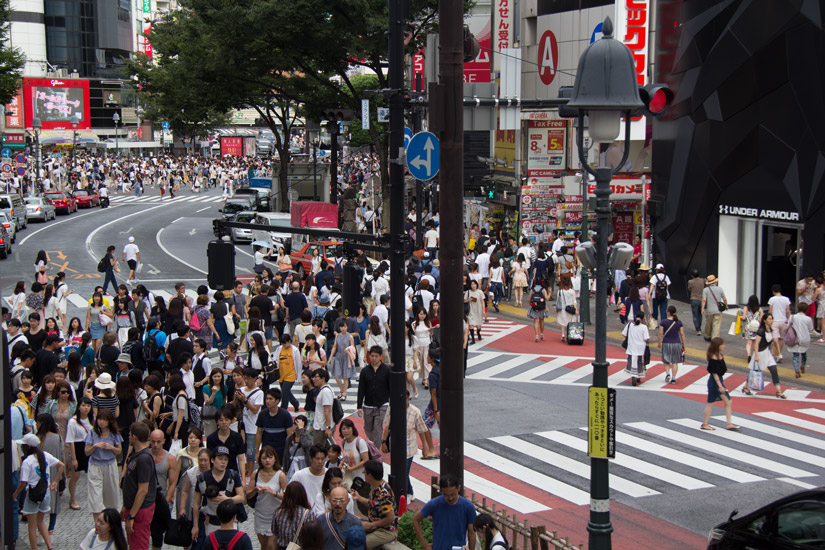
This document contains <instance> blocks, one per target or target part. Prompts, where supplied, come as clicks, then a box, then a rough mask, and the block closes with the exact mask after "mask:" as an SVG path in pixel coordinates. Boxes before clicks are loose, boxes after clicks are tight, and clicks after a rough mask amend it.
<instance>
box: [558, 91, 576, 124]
mask: <svg viewBox="0 0 825 550" xmlns="http://www.w3.org/2000/svg"><path fill="white" fill-rule="evenodd" d="M571 97H573V86H562V87H561V88H559V99H563V98H566V99H570V98H571ZM559 116H560V117H561V118H578V116H579V110H578V109H576V108H575V107H568V106H567V105H559Z"/></svg>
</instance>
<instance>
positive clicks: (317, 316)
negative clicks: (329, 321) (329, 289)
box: [312, 306, 330, 323]
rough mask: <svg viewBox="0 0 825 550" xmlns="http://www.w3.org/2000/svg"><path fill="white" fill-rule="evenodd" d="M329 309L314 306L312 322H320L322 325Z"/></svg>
mask: <svg viewBox="0 0 825 550" xmlns="http://www.w3.org/2000/svg"><path fill="white" fill-rule="evenodd" d="M329 309H330V308H328V307H321V306H315V307H314V308H312V320H313V321H321V322H322V323H323V322H324V318H325V317H326V316H327V313H329ZM319 310H323V311H319Z"/></svg>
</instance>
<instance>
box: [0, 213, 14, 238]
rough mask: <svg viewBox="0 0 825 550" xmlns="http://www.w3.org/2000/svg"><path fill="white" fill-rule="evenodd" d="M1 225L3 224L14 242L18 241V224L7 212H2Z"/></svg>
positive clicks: (0, 215)
mask: <svg viewBox="0 0 825 550" xmlns="http://www.w3.org/2000/svg"><path fill="white" fill-rule="evenodd" d="M0 225H2V226H3V227H4V228H5V229H6V231H7V232H8V234H9V240H11V242H12V244H14V243H15V242H16V241H17V227H15V226H16V225H17V224H16V223H14V220H13V219H11V218H10V217H9V215H8V214H6V213H5V212H0Z"/></svg>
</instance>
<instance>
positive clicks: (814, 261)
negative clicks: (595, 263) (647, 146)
mask: <svg viewBox="0 0 825 550" xmlns="http://www.w3.org/2000/svg"><path fill="white" fill-rule="evenodd" d="M657 8H658V9H657V25H656V28H657V35H656V50H655V68H656V75H655V79H656V81H658V82H666V83H668V84H669V85H670V87H671V88H672V89H673V90H674V93H675V99H674V104H673V106H672V108H671V109H670V112H669V113H668V116H667V117H665V118H664V119H663V120H659V121H657V122H656V123H655V125H656V126H655V128H654V136H655V141H654V145H653V186H654V187H653V194H654V196H659V197H661V198H662V200H663V208H662V209H661V212H658V216H657V217H656V218H655V219H654V220H653V229H654V237H655V244H654V246H655V255H656V258H657V260H660V261H662V262H663V263H664V264H665V266H666V267H667V269H668V271H669V273H670V274H671V278H672V279H673V281H674V287H675V288H674V292H675V294H676V295H677V296H679V295H681V296H682V297H684V295H685V294H686V287H685V281H686V280H687V278H688V277H689V275H688V274H689V273H690V271H691V270H692V269H694V268H696V269H698V270H699V271H700V273H701V274H702V275H703V276H706V275H708V274H715V275H717V276H718V277H719V279H720V283H719V284H720V286H721V287H722V288H723V289H725V292H726V293H727V296H728V300H729V302H732V303H739V304H741V303H744V302H745V301H747V298H748V296H750V295H751V294H755V295H757V296H758V297H759V298H760V299H761V301H762V302H763V303H764V302H766V301H767V299H768V298H769V297H770V287H771V285H772V284H774V283H779V284H781V285H782V288H783V294H785V295H786V296H795V292H794V290H793V289H794V284H795V282H796V281H798V280H799V279H801V278H803V277H804V276H805V275H806V274H819V273H821V272H822V270H823V267H825V266H824V265H823V257H824V256H825V26H824V25H825V4H823V3H822V1H821V0H659V1H658V3H657Z"/></svg>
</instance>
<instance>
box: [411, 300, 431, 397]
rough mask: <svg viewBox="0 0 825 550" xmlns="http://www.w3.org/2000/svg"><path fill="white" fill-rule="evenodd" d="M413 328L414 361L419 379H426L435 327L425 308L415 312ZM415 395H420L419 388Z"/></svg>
mask: <svg viewBox="0 0 825 550" xmlns="http://www.w3.org/2000/svg"><path fill="white" fill-rule="evenodd" d="M412 330H413V334H414V336H415V340H414V343H413V357H414V359H413V361H414V362H415V366H416V370H418V373H419V374H418V376H419V379H420V380H422V381H424V380H426V379H427V375H428V374H429V372H430V369H429V368H427V367H428V366H429V365H427V366H425V364H426V363H427V352H428V351H429V349H430V342H431V341H432V334H433V327H432V323H431V322H430V318H429V315H428V314H427V312H426V311H425V310H423V309H419V310H418V313H416V314H415V321H413V323H412ZM415 396H416V397H418V390H416V391H415Z"/></svg>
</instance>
